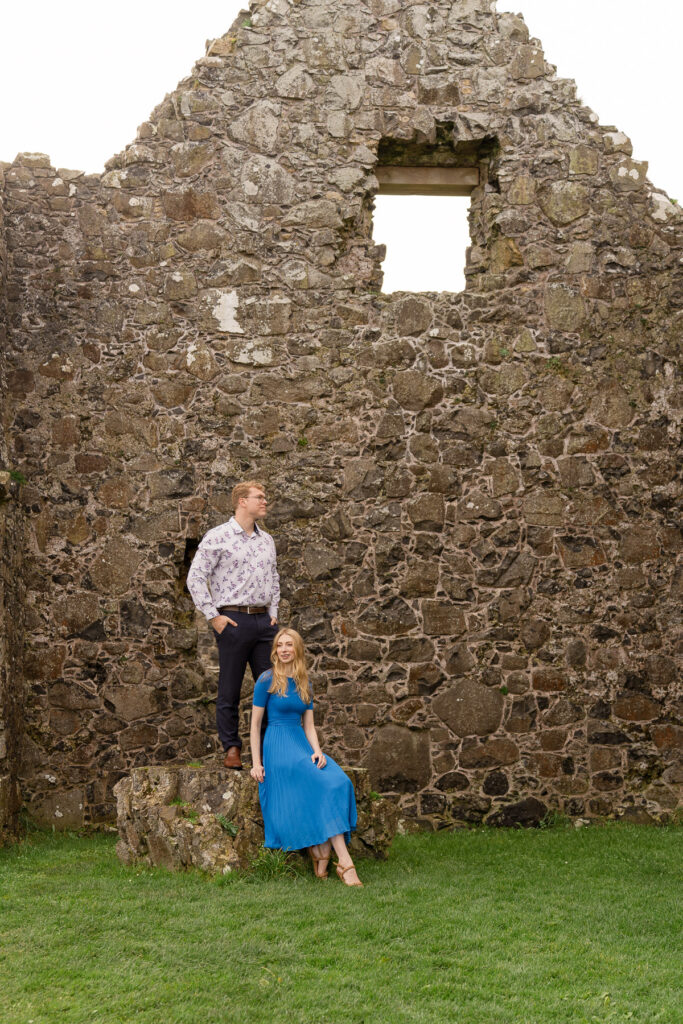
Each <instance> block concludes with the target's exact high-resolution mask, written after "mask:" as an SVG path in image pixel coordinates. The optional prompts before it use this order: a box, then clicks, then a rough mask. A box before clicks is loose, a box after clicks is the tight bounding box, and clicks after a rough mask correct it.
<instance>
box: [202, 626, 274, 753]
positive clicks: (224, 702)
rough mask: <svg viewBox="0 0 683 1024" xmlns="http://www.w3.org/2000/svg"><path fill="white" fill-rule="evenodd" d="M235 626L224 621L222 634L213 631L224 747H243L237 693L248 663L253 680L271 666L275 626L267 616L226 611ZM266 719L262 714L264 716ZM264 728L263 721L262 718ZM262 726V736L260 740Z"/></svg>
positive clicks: (220, 736) (219, 732)
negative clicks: (216, 647) (216, 652)
mask: <svg viewBox="0 0 683 1024" xmlns="http://www.w3.org/2000/svg"><path fill="white" fill-rule="evenodd" d="M226 614H227V615H228V617H229V618H231V619H232V620H233V621H234V622H236V623H237V625H236V626H231V625H230V623H228V624H227V626H226V627H225V629H224V630H223V632H222V633H216V631H215V630H214V635H215V637H216V643H217V644H218V665H219V671H218V700H217V701H216V725H217V726H218V738H219V739H220V741H221V743H222V744H223V749H224V750H227V749H228V747H240V748H241V747H242V740H241V739H240V736H239V717H240V695H241V693H242V680H243V679H244V673H245V672H246V669H247V665H249V667H250V669H251V674H252V675H253V677H254V682H256V680H257V679H258V677H259V676H260V675H261V673H262V672H265V671H266V669H269V668H271V667H272V666H271V661H270V652H271V650H272V647H273V638H274V637H275V634H276V633H277V629H278V627H277V626H271V624H270V615H268V613H267V612H266V613H264V614H263V615H247V614H246V613H245V612H227V613H226ZM264 720H265V715H264ZM264 728H265V721H264ZM263 731H264V730H263V729H262V730H261V739H262V740H263Z"/></svg>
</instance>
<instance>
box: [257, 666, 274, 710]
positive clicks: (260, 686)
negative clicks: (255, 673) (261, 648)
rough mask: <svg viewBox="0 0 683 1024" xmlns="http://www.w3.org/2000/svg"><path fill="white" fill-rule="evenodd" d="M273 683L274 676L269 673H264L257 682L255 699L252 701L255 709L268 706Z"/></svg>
mask: <svg viewBox="0 0 683 1024" xmlns="http://www.w3.org/2000/svg"><path fill="white" fill-rule="evenodd" d="M272 681H273V676H272V673H271V672H269V671H268V672H262V673H261V675H260V676H259V677H258V679H257V680H256V685H255V686H254V699H253V701H252V704H253V705H254V707H255V708H265V706H266V705H267V703H268V698H269V697H270V694H269V693H268V689H269V687H270V684H271V683H272Z"/></svg>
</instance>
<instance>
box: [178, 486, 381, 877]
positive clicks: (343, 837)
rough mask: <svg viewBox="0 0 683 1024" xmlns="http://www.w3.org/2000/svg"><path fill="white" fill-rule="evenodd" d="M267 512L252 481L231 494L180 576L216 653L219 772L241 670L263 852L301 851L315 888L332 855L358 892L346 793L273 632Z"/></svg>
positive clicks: (295, 646)
mask: <svg viewBox="0 0 683 1024" xmlns="http://www.w3.org/2000/svg"><path fill="white" fill-rule="evenodd" d="M267 504H268V503H267V500H266V495H265V490H264V488H263V486H262V485H261V484H260V483H258V481H256V480H248V481H246V482H244V483H239V484H237V486H236V487H234V488H233V491H232V507H233V509H234V513H235V514H234V516H233V517H232V519H230V520H229V521H228V522H227V523H223V524H222V525H221V526H217V527H215V529H213V530H209V532H208V533H207V534H206V535H205V537H204V538H203V540H202V542H201V544H200V545H199V548H198V550H197V554H196V555H195V558H194V561H193V562H192V566H191V567H190V571H189V573H188V576H187V586H188V589H189V591H190V594H191V595H192V600H193V601H194V603H195V605H196V607H197V608H198V609H199V611H201V612H202V613H203V614H204V615H205V616H206V618H207V619H208V620H209V622H210V623H211V626H212V628H213V631H214V635H215V637H216V643H217V644H218V662H219V675H218V700H217V702H216V723H217V726H218V736H219V739H220V740H221V742H222V744H223V747H224V749H225V758H224V760H223V764H224V765H225V767H226V768H234V769H241V768H242V757H241V747H242V741H241V739H240V737H239V732H238V728H239V702H240V693H241V688H242V680H243V678H244V672H245V670H246V666H247V664H249V666H250V668H251V671H252V675H253V677H254V679H255V680H256V686H255V688H254V702H253V708H252V718H251V733H250V739H251V757H252V768H251V776H252V778H254V779H256V781H257V782H258V783H259V799H260V801H261V810H262V811H263V823H264V827H265V845H266V846H267V847H270V848H272V849H284V850H298V849H303V848H304V847H308V849H309V853H310V856H311V859H312V860H313V867H314V871H315V874H316V875H317V876H318V877H319V878H326V877H327V874H328V872H327V866H328V863H329V860H330V856H331V852H332V849H334V851H335V853H336V854H337V857H338V858H339V860H338V864H337V874H338V875H339V877H340V878H341V879H342V881H343V882H344V883H345V884H346V885H351V886H359V885H361V884H362V883H361V882H360V881H359V879H358V876H357V874H356V870H355V868H354V865H353V861H352V860H351V857H350V855H349V852H348V850H347V847H346V843H347V841H348V839H349V837H350V833H351V830H352V829H353V828H355V825H356V802H355V797H354V793H353V786H352V785H351V782H350V780H349V779H348V778H347V776H346V775H345V774H344V772H342V770H341V768H339V766H338V765H337V764H335V762H334V761H333V760H332V759H331V758H326V757H325V755H324V754H323V752H322V750H321V749H320V743H319V741H318V736H317V733H316V731H315V726H314V724H313V701H312V700H311V690H310V684H309V681H308V673H307V671H306V658H305V651H304V645H303V640H302V639H301V637H300V636H299V634H298V633H297V632H296V631H295V630H293V629H281V630H280V631H279V632H278V631H277V609H278V603H279V598H280V581H279V576H278V572H277V565H276V554H275V544H274V542H273V539H272V537H271V536H270V535H269V534H267V533H266V532H265V530H263V529H262V528H260V527H259V526H258V521H259V520H262V519H263V518H264V517H265V515H266V511H267ZM302 725H303V728H302ZM262 747H263V760H262V759H261V748H262Z"/></svg>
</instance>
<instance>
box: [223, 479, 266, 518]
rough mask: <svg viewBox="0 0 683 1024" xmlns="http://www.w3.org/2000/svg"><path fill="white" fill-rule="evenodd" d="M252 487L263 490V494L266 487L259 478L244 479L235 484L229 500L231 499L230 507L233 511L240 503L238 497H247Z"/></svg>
mask: <svg viewBox="0 0 683 1024" xmlns="http://www.w3.org/2000/svg"><path fill="white" fill-rule="evenodd" d="M253 488H255V489H257V490H259V491H263V493H264V494H265V491H266V489H265V487H264V486H263V484H262V483H261V482H260V481H259V480H244V481H243V482H242V483H241V484H235V486H234V487H233V489H232V494H231V495H230V500H231V501H232V508H233V511H234V512H236V511H237V506H238V505H239V503H240V499H241V498H248V497H249V491H251V490H252V489H253Z"/></svg>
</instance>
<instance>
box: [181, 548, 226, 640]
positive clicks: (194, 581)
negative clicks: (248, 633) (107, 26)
mask: <svg viewBox="0 0 683 1024" xmlns="http://www.w3.org/2000/svg"><path fill="white" fill-rule="evenodd" d="M221 552H222V549H221V547H219V546H218V545H216V544H212V543H210V542H208V541H207V537H204V539H203V540H202V542H201V544H200V545H199V547H198V548H197V553H196V555H195V556H194V558H193V559H192V565H191V566H190V571H189V572H188V574H187V589H188V590H189V591H190V596H191V597H192V600H193V601H194V603H195V607H196V608H198V609H199V611H200V612H202V614H203V615H205V616H206V618H207V619H208V620H209V621H211V619H215V617H216V616H217V615H218V614H219V612H218V608H217V607H216V604H215V602H214V599H213V597H212V595H211V591H210V590H209V579H210V577H211V575H212V573H213V571H214V569H215V568H216V566H217V565H218V562H219V559H220V557H221Z"/></svg>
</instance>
